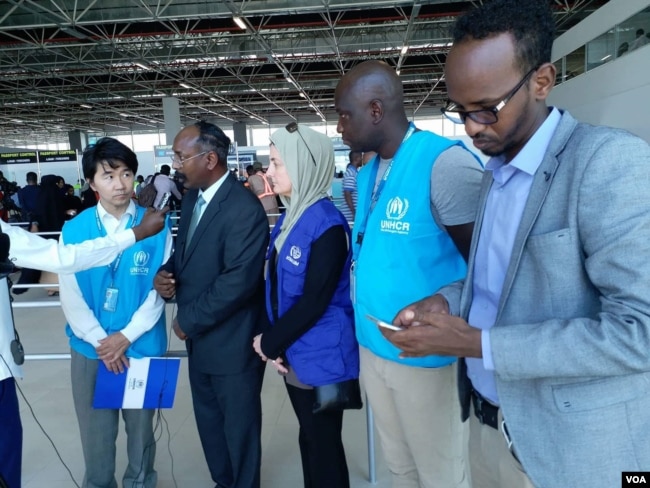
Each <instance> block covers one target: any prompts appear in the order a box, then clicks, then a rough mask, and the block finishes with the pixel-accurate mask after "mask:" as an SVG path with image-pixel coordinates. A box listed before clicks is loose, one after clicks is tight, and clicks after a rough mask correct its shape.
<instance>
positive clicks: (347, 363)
mask: <svg viewBox="0 0 650 488" xmlns="http://www.w3.org/2000/svg"><path fill="white" fill-rule="evenodd" d="M283 221H284V214H283V215H282V216H281V217H280V220H279V221H278V223H277V224H276V225H275V227H274V229H273V232H272V233H271V242H270V244H269V252H268V254H267V257H266V259H267V260H269V259H270V258H271V254H272V251H273V249H274V245H275V240H276V238H277V236H278V234H279V233H280V228H281V227H282V222H283ZM336 225H342V226H343V227H344V229H345V232H346V234H347V235H348V237H349V236H350V228H349V227H348V224H347V222H346V220H345V218H344V217H343V215H342V214H341V212H339V211H338V210H337V209H336V207H335V206H334V204H333V203H332V202H331V201H330V200H329V199H327V198H323V199H322V200H319V201H318V202H316V203H314V204H313V205H311V206H310V207H309V208H308V209H307V210H305V212H304V213H303V214H302V216H301V217H300V219H299V220H298V222H297V223H296V225H295V226H294V227H293V229H291V232H290V233H289V235H288V236H287V239H286V241H285V242H284V244H283V246H282V249H281V250H280V252H279V253H278V254H277V256H278V258H277V264H276V268H277V294H278V317H282V315H284V313H286V311H287V310H289V309H290V308H291V307H292V306H293V305H294V304H295V303H296V302H297V301H298V299H299V298H300V296H301V295H302V291H303V287H304V283H305V276H306V273H307V263H308V262H309V254H310V250H311V245H312V243H313V242H314V241H315V240H317V239H318V238H319V237H320V236H321V235H322V234H323V233H324V232H325V231H326V230H328V229H329V228H331V227H334V226H336ZM350 262H351V256H350V253H348V258H347V260H346V263H345V267H344V269H343V272H342V273H341V278H340V279H339V283H338V285H337V287H336V291H335V292H334V296H333V297H332V300H331V302H330V304H329V306H328V307H327V309H326V310H325V313H324V314H323V316H322V317H321V318H320V319H319V320H318V322H316V324H315V325H314V326H313V327H312V328H311V329H309V330H308V331H307V332H305V334H303V335H302V336H301V337H300V338H299V339H298V340H297V341H296V342H294V343H293V344H292V345H291V346H290V347H289V348H288V349H287V351H286V355H287V359H288V360H289V364H290V365H291V366H292V367H293V369H294V370H295V371H296V376H298V379H299V380H300V381H301V382H303V383H305V384H307V385H311V386H321V385H327V384H330V383H338V382H340V381H345V380H350V379H354V378H358V377H359V346H358V344H357V341H356V339H355V337H354V313H353V311H352V302H351V300H350ZM271 265H272V264H271ZM269 276H270V273H269V271H267V279H266V310H267V314H268V316H269V320H270V321H271V324H273V322H274V318H273V313H272V305H271V279H269Z"/></svg>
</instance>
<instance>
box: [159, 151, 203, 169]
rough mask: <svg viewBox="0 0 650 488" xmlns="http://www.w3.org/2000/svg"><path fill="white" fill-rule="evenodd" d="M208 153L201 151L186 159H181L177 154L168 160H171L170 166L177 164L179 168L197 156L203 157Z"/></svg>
mask: <svg viewBox="0 0 650 488" xmlns="http://www.w3.org/2000/svg"><path fill="white" fill-rule="evenodd" d="M209 152H210V151H203V152H200V153H198V154H195V155H194V156H188V157H187V158H183V157H181V156H179V155H178V154H174V155H173V156H169V158H170V159H171V160H172V164H177V165H179V166H180V167H181V168H182V167H183V165H184V164H185V161H189V160H190V159H194V158H198V157H199V156H203V155H204V154H208V153H209Z"/></svg>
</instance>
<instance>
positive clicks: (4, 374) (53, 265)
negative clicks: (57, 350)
mask: <svg viewBox="0 0 650 488" xmlns="http://www.w3.org/2000/svg"><path fill="white" fill-rule="evenodd" d="M0 229H1V230H2V232H4V233H5V234H7V235H8V236H9V239H10V240H11V250H10V252H9V258H10V259H11V260H12V261H13V262H14V264H15V265H16V266H20V267H23V268H34V269H42V270H45V271H51V272H53V273H57V272H58V273H74V272H76V271H81V270H83V269H87V268H92V267H93V266H102V265H106V264H110V263H111V262H112V261H113V260H114V259H115V258H116V257H117V255H118V254H119V253H120V252H121V251H123V250H124V249H126V248H128V247H129V246H132V245H133V244H134V243H135V234H134V233H133V231H132V230H131V229H127V230H124V231H121V232H116V233H115V234H113V235H110V236H107V237H101V238H98V239H94V240H92V241H86V242H82V243H80V244H75V245H69V246H64V245H60V244H59V243H58V242H57V241H55V240H52V239H43V238H42V237H39V236H37V235H36V234H32V233H30V232H27V231H26V230H24V229H21V228H20V227H16V226H13V225H9V224H7V223H5V222H3V221H2V220H0ZM13 339H14V329H13V320H12V316H11V306H10V303H9V288H8V286H7V280H6V279H3V280H1V281H0V356H2V357H1V358H0V381H2V380H4V379H6V378H9V377H10V376H12V375H13V376H15V377H17V378H22V376H23V373H22V368H21V367H20V366H18V365H17V364H15V363H14V362H13V358H12V356H11V349H10V345H11V341H12V340H13ZM5 363H6V364H5ZM7 366H9V367H7Z"/></svg>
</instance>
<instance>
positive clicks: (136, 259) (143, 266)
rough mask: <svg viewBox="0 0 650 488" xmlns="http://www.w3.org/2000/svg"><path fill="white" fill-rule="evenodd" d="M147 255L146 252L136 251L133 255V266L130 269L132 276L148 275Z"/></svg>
mask: <svg viewBox="0 0 650 488" xmlns="http://www.w3.org/2000/svg"><path fill="white" fill-rule="evenodd" d="M149 258H150V256H149V253H148V252H146V251H138V252H136V253H135V254H134V255H133V266H132V267H131V270H130V271H131V274H132V275H146V274H148V273H149V267H148V266H147V263H148V262H149Z"/></svg>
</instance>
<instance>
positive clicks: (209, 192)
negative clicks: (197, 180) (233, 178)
mask: <svg viewBox="0 0 650 488" xmlns="http://www.w3.org/2000/svg"><path fill="white" fill-rule="evenodd" d="M228 175H229V172H228V171H226V172H225V173H224V175H223V176H222V177H221V178H219V179H218V180H217V181H215V182H214V183H212V185H210V186H209V187H207V188H206V189H205V190H199V196H202V197H203V200H205V205H203V208H202V209H201V217H203V214H204V213H205V209H206V208H208V205H210V202H211V201H212V199H213V198H214V195H215V194H216V193H217V190H219V188H221V185H223V182H224V181H226V178H228ZM201 217H199V222H200V221H201Z"/></svg>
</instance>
